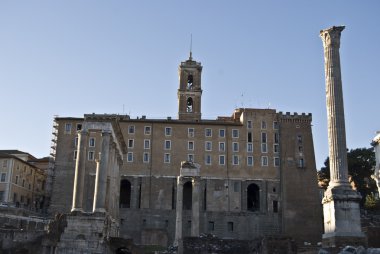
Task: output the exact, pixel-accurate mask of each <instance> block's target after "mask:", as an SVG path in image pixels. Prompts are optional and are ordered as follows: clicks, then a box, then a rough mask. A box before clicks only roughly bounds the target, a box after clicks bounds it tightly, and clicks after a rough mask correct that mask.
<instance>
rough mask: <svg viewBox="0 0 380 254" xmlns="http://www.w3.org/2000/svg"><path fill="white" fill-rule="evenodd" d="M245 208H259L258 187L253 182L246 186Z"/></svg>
mask: <svg viewBox="0 0 380 254" xmlns="http://www.w3.org/2000/svg"><path fill="white" fill-rule="evenodd" d="M247 210H248V211H258V210H260V188H259V186H257V185H256V184H254V183H251V184H250V185H248V188H247Z"/></svg>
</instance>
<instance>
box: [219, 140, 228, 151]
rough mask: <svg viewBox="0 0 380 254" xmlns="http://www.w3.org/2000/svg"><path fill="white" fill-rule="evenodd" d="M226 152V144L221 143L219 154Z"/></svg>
mask: <svg viewBox="0 0 380 254" xmlns="http://www.w3.org/2000/svg"><path fill="white" fill-rule="evenodd" d="M225 150H226V146H225V143H224V142H219V152H224V151H225Z"/></svg>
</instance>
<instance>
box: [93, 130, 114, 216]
mask: <svg viewBox="0 0 380 254" xmlns="http://www.w3.org/2000/svg"><path fill="white" fill-rule="evenodd" d="M110 136H111V133H110V132H106V131H103V132H102V150H101V153H100V163H99V166H98V167H97V170H96V180H95V191H94V207H93V212H106V209H105V202H106V187H107V169H108V161H109V149H110Z"/></svg>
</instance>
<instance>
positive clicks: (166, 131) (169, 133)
mask: <svg viewBox="0 0 380 254" xmlns="http://www.w3.org/2000/svg"><path fill="white" fill-rule="evenodd" d="M171 135H172V127H165V136H171Z"/></svg>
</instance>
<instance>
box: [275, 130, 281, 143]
mask: <svg viewBox="0 0 380 254" xmlns="http://www.w3.org/2000/svg"><path fill="white" fill-rule="evenodd" d="M273 140H274V143H275V144H278V143H280V135H279V134H278V132H275V133H274V137H273Z"/></svg>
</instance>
